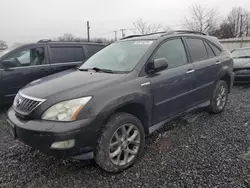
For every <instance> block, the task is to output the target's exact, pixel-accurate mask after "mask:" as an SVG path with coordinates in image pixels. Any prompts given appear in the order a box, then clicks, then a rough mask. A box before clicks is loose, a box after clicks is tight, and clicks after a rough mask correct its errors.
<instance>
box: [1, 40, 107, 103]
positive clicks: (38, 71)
mask: <svg viewBox="0 0 250 188" xmlns="http://www.w3.org/2000/svg"><path fill="white" fill-rule="evenodd" d="M104 47H105V45H103V44H99V43H80V42H50V41H44V40H43V41H39V42H38V43H33V44H26V45H22V46H20V47H18V48H16V49H14V50H12V51H10V52H8V53H4V54H2V55H1V56H0V104H1V103H12V102H13V99H14V97H15V95H16V93H17V92H18V90H19V89H21V88H22V87H24V86H25V85H26V84H28V83H29V82H31V81H33V80H36V79H39V78H41V77H44V76H48V75H50V74H54V73H57V72H61V71H64V70H67V69H71V68H73V67H75V66H77V65H80V64H82V63H83V62H84V61H86V60H87V59H88V58H89V57H91V56H92V55H93V54H95V53H96V52H98V51H99V50H101V49H102V48H104Z"/></svg>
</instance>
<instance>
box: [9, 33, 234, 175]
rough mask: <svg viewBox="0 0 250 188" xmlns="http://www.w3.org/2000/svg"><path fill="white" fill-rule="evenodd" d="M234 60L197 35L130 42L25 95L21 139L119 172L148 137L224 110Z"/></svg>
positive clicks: (17, 130) (17, 131)
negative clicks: (203, 112) (185, 118)
mask: <svg viewBox="0 0 250 188" xmlns="http://www.w3.org/2000/svg"><path fill="white" fill-rule="evenodd" d="M233 79H234V73H233V60H232V56H231V54H230V52H228V51H227V50H226V49H225V48H224V47H223V46H222V45H221V44H220V43H219V41H218V39H217V38H214V37H211V36H206V35H205V34H203V33H199V32H191V31H171V32H162V33H153V34H148V35H139V36H138V35H136V36H129V37H127V38H125V39H123V40H120V41H118V42H115V43H112V44H110V45H109V46H108V47H106V48H104V49H103V50H101V51H100V52H98V53H97V54H95V55H94V56H92V57H91V58H90V59H88V60H87V61H86V62H85V63H84V64H83V65H81V66H80V67H79V68H78V69H75V70H73V69H72V70H68V71H67V72H64V73H63V74H62V73H58V74H55V75H52V76H49V77H45V78H43V79H41V80H40V81H38V82H33V83H30V84H29V85H27V86H26V87H24V88H22V89H21V90H20V92H19V93H18V94H17V96H16V98H15V100H14V103H13V106H12V107H11V108H10V109H9V111H8V113H7V114H8V122H9V124H10V126H9V127H10V130H11V132H12V134H13V136H14V137H15V138H18V139H19V140H21V141H22V142H24V143H26V144H27V145H30V146H32V147H33V148H36V149H39V150H40V151H42V152H44V153H46V154H48V155H53V156H57V157H63V158H69V157H70V158H74V159H90V158H94V159H95V161H96V163H97V164H98V165H99V166H100V167H102V168H103V169H104V170H106V171H109V172H119V171H122V170H124V169H126V168H128V167H130V166H131V165H132V164H134V163H135V161H136V160H137V159H138V158H139V157H140V156H141V154H142V151H143V148H144V144H145V136H146V135H147V134H151V133H153V132H154V131H155V130H157V129H159V128H160V127H161V126H162V125H164V124H166V123H167V122H169V121H171V120H173V119H175V118H177V117H179V116H182V115H184V114H185V113H187V112H190V111H192V110H194V109H197V108H201V107H206V108H207V109H208V110H209V111H210V112H212V113H220V112H222V111H223V110H224V108H225V105H226V102H227V98H228V93H229V92H230V90H231V87H232V84H233Z"/></svg>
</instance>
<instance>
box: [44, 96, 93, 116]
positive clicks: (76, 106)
mask: <svg viewBox="0 0 250 188" xmlns="http://www.w3.org/2000/svg"><path fill="white" fill-rule="evenodd" d="M91 98H92V97H83V98H78V99H72V100H68V101H63V102H59V103H57V104H55V105H53V106H52V107H50V108H49V109H47V110H46V111H45V112H44V113H43V115H42V119H44V120H54V121H74V120H76V116H77V115H78V113H79V112H80V111H81V109H82V108H83V107H84V106H85V105H86V104H87V103H88V102H89V100H90V99H91Z"/></svg>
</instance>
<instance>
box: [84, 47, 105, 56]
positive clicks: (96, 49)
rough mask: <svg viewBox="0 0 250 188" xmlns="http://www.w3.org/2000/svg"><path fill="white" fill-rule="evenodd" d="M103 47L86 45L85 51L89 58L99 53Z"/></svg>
mask: <svg viewBox="0 0 250 188" xmlns="http://www.w3.org/2000/svg"><path fill="white" fill-rule="evenodd" d="M103 48H104V46H99V45H87V50H88V54H89V56H92V55H94V54H95V53H96V52H98V51H100V50H101V49H103Z"/></svg>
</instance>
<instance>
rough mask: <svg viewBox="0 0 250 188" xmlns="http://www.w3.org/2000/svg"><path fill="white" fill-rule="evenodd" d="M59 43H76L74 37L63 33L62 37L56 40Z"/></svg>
mask: <svg viewBox="0 0 250 188" xmlns="http://www.w3.org/2000/svg"><path fill="white" fill-rule="evenodd" d="M57 39H58V40H59V41H76V37H75V36H74V35H72V34H71V33H65V34H64V35H63V36H60V37H58V38H57Z"/></svg>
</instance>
